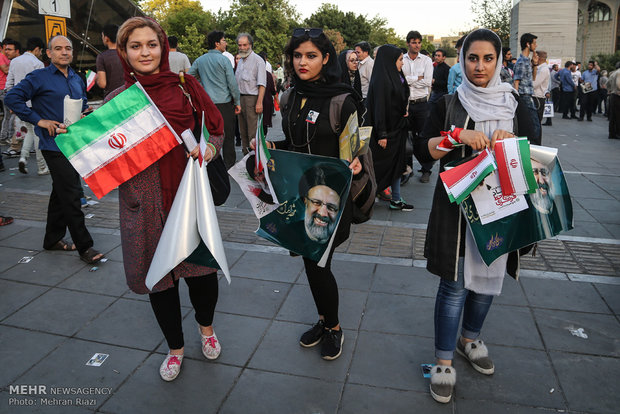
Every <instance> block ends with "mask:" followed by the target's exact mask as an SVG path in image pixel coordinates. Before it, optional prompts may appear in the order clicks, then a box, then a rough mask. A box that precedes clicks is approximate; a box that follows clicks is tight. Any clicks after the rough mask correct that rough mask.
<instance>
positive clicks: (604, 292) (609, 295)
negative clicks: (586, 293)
mask: <svg viewBox="0 0 620 414" xmlns="http://www.w3.org/2000/svg"><path fill="white" fill-rule="evenodd" d="M594 286H595V287H596V290H597V291H598V292H599V294H600V295H601V296H602V297H603V299H604V300H605V302H607V304H608V305H609V306H610V307H611V309H612V310H613V312H614V313H615V314H616V315H620V286H617V285H603V284H595V285H594Z"/></svg>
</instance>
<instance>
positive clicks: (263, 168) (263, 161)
mask: <svg viewBox="0 0 620 414" xmlns="http://www.w3.org/2000/svg"><path fill="white" fill-rule="evenodd" d="M257 123H258V125H256V139H255V141H256V151H255V152H256V157H255V161H256V163H255V167H256V171H258V172H262V173H263V174H264V176H265V181H266V182H267V186H268V187H269V191H270V192H271V197H272V198H273V202H274V203H275V204H279V202H278V199H277V197H276V192H275V191H274V190H273V186H272V185H271V180H270V179H269V168H268V167H269V161H270V160H271V154H270V153H269V148H268V147H267V139H266V138H265V131H264V130H263V115H262V114H261V115H260V116H259V117H258V122H257Z"/></svg>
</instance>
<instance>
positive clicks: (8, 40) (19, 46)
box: [2, 37, 22, 53]
mask: <svg viewBox="0 0 620 414" xmlns="http://www.w3.org/2000/svg"><path fill="white" fill-rule="evenodd" d="M6 45H13V46H14V47H15V50H17V51H18V52H20V53H21V51H22V44H21V43H19V42H18V41H17V40H13V39H11V38H10V37H7V38H6V39H4V40H3V41H2V46H6Z"/></svg>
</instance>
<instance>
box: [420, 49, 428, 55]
mask: <svg viewBox="0 0 620 414" xmlns="http://www.w3.org/2000/svg"><path fill="white" fill-rule="evenodd" d="M420 53H422V54H423V55H424V56H429V55H430V53H428V50H426V49H421V50H420Z"/></svg>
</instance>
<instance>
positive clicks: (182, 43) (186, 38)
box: [178, 23, 207, 62]
mask: <svg viewBox="0 0 620 414" xmlns="http://www.w3.org/2000/svg"><path fill="white" fill-rule="evenodd" d="M205 40H206V35H204V34H202V33H199V32H198V29H197V28H196V24H195V23H192V24H191V25H190V26H188V27H187V29H186V31H185V34H183V35H181V37H180V38H179V44H178V46H179V49H180V50H181V51H182V52H183V53H185V54H186V55H187V57H188V58H189V60H190V61H192V62H193V61H194V60H196V58H198V57H199V56H201V55H202V54H204V53H205V52H206V51H207V49H206V48H205V47H204V44H205Z"/></svg>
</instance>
